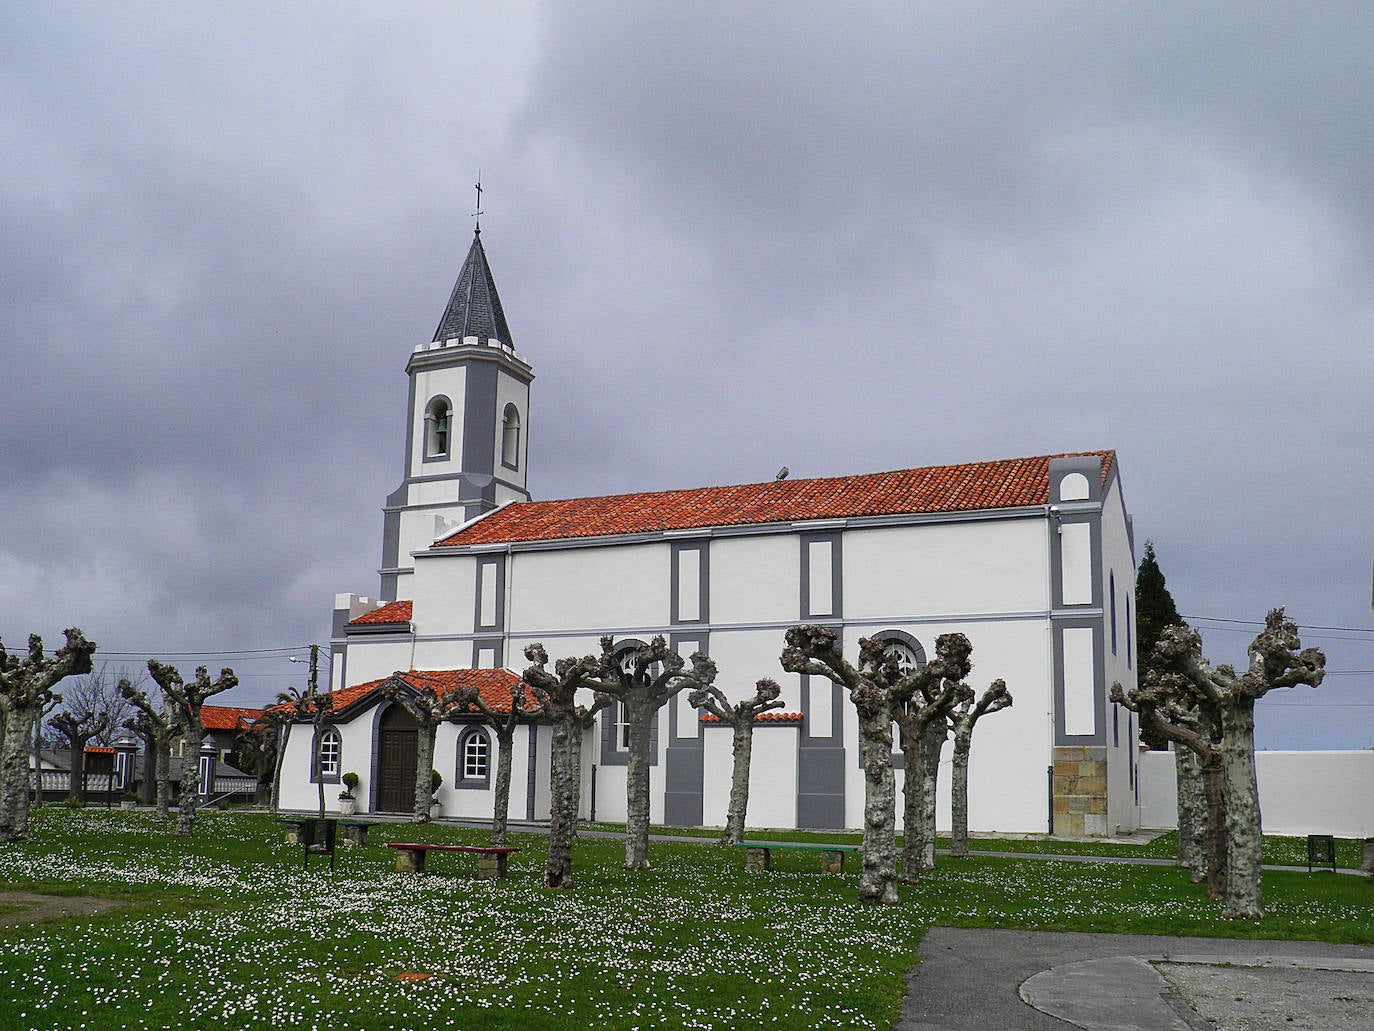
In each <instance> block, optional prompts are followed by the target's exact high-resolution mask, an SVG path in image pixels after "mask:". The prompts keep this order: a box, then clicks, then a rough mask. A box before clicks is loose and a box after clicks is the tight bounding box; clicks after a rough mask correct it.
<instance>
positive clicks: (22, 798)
mask: <svg viewBox="0 0 1374 1031" xmlns="http://www.w3.org/2000/svg"><path fill="white" fill-rule="evenodd" d="M34 715H35V714H34V712H33V710H32V709H29V708H22V709H19V710H18V711H16V710H14V709H11V710H10V711H9V718H8V719H7V720H6V721H5V736H4V744H3V746H2V747H0V841H23V840H25V839H26V838H27V837H28V836H29V733H30V731H31V729H32V727H33V723H34Z"/></svg>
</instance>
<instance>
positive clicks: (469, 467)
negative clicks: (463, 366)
mask: <svg viewBox="0 0 1374 1031" xmlns="http://www.w3.org/2000/svg"><path fill="white" fill-rule="evenodd" d="M496 386H497V375H496V366H495V365H492V364H489V363H483V364H480V365H473V366H469V367H468V370H467V376H466V377H465V378H464V385H463V471H464V472H469V473H485V474H487V475H490V474H491V473H492V472H494V471H495V469H496V454H495V451H496Z"/></svg>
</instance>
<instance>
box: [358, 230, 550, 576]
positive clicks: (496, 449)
mask: <svg viewBox="0 0 1374 1031" xmlns="http://www.w3.org/2000/svg"><path fill="white" fill-rule="evenodd" d="M406 373H407V375H408V376H409V377H410V395H409V401H408V402H407V406H406V407H407V417H406V451H405V478H404V479H403V480H402V481H401V485H400V486H399V487H397V488H396V490H394V491H393V492H392V493H391V494H390V495H388V496H387V499H386V504H385V505H384V506H383V507H382V513H383V531H382V568H381V569H380V571H379V572H380V573H381V577H382V587H381V595H382V600H383V601H395V600H396V599H397V598H398V597H401V598H405V597H409V593H408V589H407V587H406V586H405V582H406V580H407V579H408V578H409V576H410V574H411V573H412V572H413V571H414V562H413V560H412V559H411V553H412V552H415V551H421V550H423V549H425V548H428V547H429V546H430V545H431V544H433V543H434V542H435V541H436V540H438V539H440V538H441V537H445V536H447V535H448V534H449V533H451V532H452V531H453V530H454V528H456V527H457V526H459V525H461V524H462V523H464V522H466V521H467V520H469V519H473V518H475V517H476V516H479V515H481V514H482V513H484V512H490V511H491V510H492V509H493V508H495V507H496V506H497V505H500V504H503V503H505V502H507V501H528V500H529V497H530V494H529V491H528V490H527V489H526V487H525V473H526V469H525V465H526V462H525V460H526V454H527V448H528V428H529V400H530V383H531V382H532V381H533V380H534V372H533V370H532V369H531V367H530V364H529V363H528V362H527V361H526V360H525V359H524V357H523V356H521V355H520V354H519V353H517V352H516V350H515V345H514V344H513V343H512V341H511V335H510V327H509V326H507V325H506V314H505V312H504V311H503V310H502V308H501V299H500V297H498V296H497V294H496V281H495V280H494V279H493V278H492V275H491V269H490V268H489V267H488V265H487V254H486V251H485V250H484V249H483V247H482V229H481V225H480V224H479V225H478V227H477V229H476V232H475V233H474V234H473V239H472V246H471V247H470V248H469V249H468V256H467V259H466V260H465V261H464V262H463V267H462V270H461V271H460V272H459V273H458V281H457V282H456V283H454V285H453V293H452V295H451V296H450V297H449V301H448V307H446V308H445V309H444V314H443V317H442V318H440V319H439V327H438V329H436V330H435V331H434V339H433V340H431V341H430V342H429V343H427V344H420V345H418V346H417V347H416V348H415V349H414V351H413V352H412V353H411V356H410V360H409V362H407V363H406Z"/></svg>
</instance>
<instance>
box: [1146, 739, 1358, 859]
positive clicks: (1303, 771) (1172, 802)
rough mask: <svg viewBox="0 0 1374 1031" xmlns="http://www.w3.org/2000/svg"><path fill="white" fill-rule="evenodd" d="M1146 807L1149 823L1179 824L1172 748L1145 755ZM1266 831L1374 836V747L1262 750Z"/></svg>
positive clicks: (1258, 770) (1259, 771) (1259, 765)
mask: <svg viewBox="0 0 1374 1031" xmlns="http://www.w3.org/2000/svg"><path fill="white" fill-rule="evenodd" d="M1140 772H1141V784H1140V809H1141V820H1142V823H1143V825H1144V826H1146V827H1170V828H1172V827H1177V826H1178V808H1177V802H1176V799H1177V787H1176V781H1175V776H1174V756H1173V753H1172V752H1145V753H1142V755H1141V757H1140ZM1255 775H1256V779H1257V780H1258V782H1259V796H1260V814H1261V819H1262V821H1263V824H1264V832H1265V833H1266V834H1289V835H1299V836H1301V835H1307V834H1335V835H1337V836H1338V837H1343V838H1365V837H1374V751H1370V750H1365V751H1359V752H1346V751H1330V752H1256V753H1255Z"/></svg>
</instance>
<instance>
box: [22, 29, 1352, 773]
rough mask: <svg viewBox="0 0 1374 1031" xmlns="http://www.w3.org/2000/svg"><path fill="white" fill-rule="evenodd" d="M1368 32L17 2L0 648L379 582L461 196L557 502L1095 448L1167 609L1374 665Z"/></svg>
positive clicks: (200, 643) (534, 447) (210, 618)
mask: <svg viewBox="0 0 1374 1031" xmlns="http://www.w3.org/2000/svg"><path fill="white" fill-rule="evenodd" d="M326 14H327V17H326V16H324V15H326ZM1371 24H1374V17H1371V16H1370V15H1369V14H1368V12H1367V10H1366V9H1365V8H1363V7H1359V6H1349V7H1342V6H1333V5H1323V6H1321V7H1320V8H1316V7H1313V6H1311V5H1301V6H1299V5H1292V6H1281V7H1280V6H1267V7H1245V8H1240V7H1236V6H1234V5H1196V4H1193V5H1157V6H1150V7H1143V6H1141V5H1112V4H1078V5H1067V4H1053V5H1045V6H1030V5H1019V4H1018V5H1006V4H987V5H978V4H959V5H946V4H940V5H922V6H917V5H892V4H874V5H870V6H866V7H865V6H854V5H845V6H835V5H808V6H802V5H787V6H785V7H783V6H777V7H774V6H765V7H745V6H742V5H737V4H734V5H724V4H721V5H644V4H633V5H624V6H619V7H615V6H606V5H597V6H595V7H588V6H586V5H557V4H555V5H545V6H541V7H534V8H531V7H527V6H522V5H507V4H502V5H493V6H492V7H490V8H479V7H475V6H466V5H465V6H463V7H461V8H458V7H453V6H451V5H434V6H416V5H405V6H402V7H396V6H394V5H386V6H382V5H376V6H369V5H351V6H348V7H343V8H340V7H337V6H335V5H328V6H321V7H315V6H311V5H281V4H247V5H235V6H234V7H230V8H211V9H204V8H186V7H183V8H165V7H146V8H127V7H123V8H105V7H99V6H91V5H70V6H60V5H45V6H44V7H42V8H30V9H21V8H9V9H6V10H5V11H3V12H0V97H3V98H4V99H3V101H0V147H3V149H4V152H5V153H6V161H5V162H3V163H0V272H2V273H3V274H0V315H2V317H3V321H2V322H0V325H3V326H4V333H5V336H6V340H5V345H6V346H5V353H6V357H5V365H4V373H5V381H4V382H5V385H4V388H3V399H4V415H3V418H0V454H3V456H4V457H3V459H0V463H3V464H2V465H0V468H2V469H3V480H2V481H0V510H2V511H3V512H4V513H5V514H4V516H3V524H0V577H2V578H3V582H4V585H5V587H6V591H5V595H4V600H3V601H0V632H3V633H4V635H5V640H6V641H7V643H8V642H11V641H12V640H14V639H17V638H19V637H20V636H22V634H23V633H26V632H27V631H28V629H30V628H31V627H32V628H35V629H43V630H44V632H45V633H46V634H49V635H52V634H55V633H57V632H58V631H59V630H60V628H61V626H63V625H66V624H67V623H70V622H79V623H82V624H83V625H84V626H85V627H86V629H87V630H88V631H89V632H90V633H91V634H92V636H94V637H96V638H97V639H98V640H101V641H102V643H103V644H105V645H107V646H114V645H116V644H117V645H120V646H124V647H135V646H136V647H140V648H143V647H149V648H165V649H167V650H169V651H170V650H179V649H183V648H184V649H192V648H211V647H213V648H233V647H250V648H251V647H267V646H277V645H286V644H297V643H303V642H305V641H307V640H312V639H313V640H320V639H321V638H322V637H323V636H324V634H325V633H327V622H326V620H327V613H328V607H329V603H330V599H331V596H332V595H333V594H334V593H335V592H340V591H350V590H351V591H358V592H360V593H369V592H372V591H375V589H376V574H375V571H374V570H375V565H376V562H377V560H378V558H379V553H380V552H379V530H380V512H379V506H380V504H381V501H382V498H383V497H384V495H385V494H386V493H387V492H388V491H390V490H391V489H392V488H394V487H395V485H396V482H397V480H398V479H399V475H400V458H401V447H402V440H403V437H402V433H403V415H404V413H403V411H402V406H403V404H404V399H405V379H404V374H403V369H404V365H405V361H406V357H407V356H408V354H409V351H410V348H411V347H412V346H414V345H415V344H417V343H419V342H421V341H423V340H427V339H428V338H429V335H430V334H431V333H432V331H433V326H434V323H435V321H436V320H437V317H438V315H439V312H440V310H441V309H442V306H443V301H444V299H445V298H446V297H447V294H448V290H449V288H450V287H451V285H452V282H453V277H454V275H455V274H456V271H457V268H458V264H459V262H460V261H461V259H462V255H463V254H464V252H465V251H466V248H467V241H468V239H469V238H470V231H471V219H470V218H469V217H468V215H469V212H470V211H471V210H472V209H471V204H472V193H471V191H470V189H469V187H470V185H471V183H472V182H473V180H474V176H475V175H476V171H477V169H478V168H479V167H480V168H481V169H482V170H483V177H484V179H485V180H486V181H487V184H488V187H489V191H488V198H489V202H490V203H489V206H488V207H489V211H488V215H487V216H486V217H485V218H484V221H483V225H484V229H485V230H486V231H485V232H484V241H485V243H486V246H487V251H488V254H489V256H490V258H491V261H492V265H493V269H494V271H495V274H496V278H497V282H498V284H499V287H500V290H501V295H502V299H503V301H504V303H505V308H506V311H507V315H508V317H509V319H510V322H511V326H512V329H513V331H514V334H515V338H516V346H517V347H518V348H520V349H521V350H522V351H523V352H524V353H525V354H526V355H527V356H528V357H529V358H530V359H531V361H533V363H534V366H535V371H536V374H537V377H538V378H537V380H536V382H535V386H534V395H533V397H534V400H533V411H532V413H531V414H532V425H531V427H530V444H531V453H530V472H531V485H532V487H533V489H534V490H535V492H536V495H537V496H540V497H551V496H558V495H564V496H566V495H575V494H587V493H599V492H605V491H613V490H632V489H652V488H660V487H672V486H689V485H696V484H704V483H719V482H729V481H738V480H749V479H765V478H767V477H768V476H771V474H772V472H773V471H774V470H775V469H776V468H777V467H778V466H779V465H782V464H784V463H786V464H789V465H790V466H791V467H792V469H793V473H794V475H816V474H826V473H843V472H854V471H866V470H872V469H880V468H896V467H901V466H907V465H914V464H923V463H927V462H946V461H958V460H964V459H977V458H988V457H1006V456H1009V455H1017V454H1028V453H1036V452H1043V451H1054V450H1076V449H1082V448H1096V447H1103V446H1108V447H1112V446H1114V447H1117V448H1118V449H1119V450H1120V453H1121V462H1122V470H1123V476H1124V481H1125V486H1126V491H1127V500H1128V503H1129V504H1130V505H1131V507H1132V510H1133V512H1134V514H1135V516H1136V526H1137V543H1138V544H1139V542H1140V540H1141V539H1143V537H1145V536H1150V537H1153V538H1154V539H1155V541H1156V544H1157V545H1158V547H1159V551H1160V559H1161V562H1162V563H1163V564H1164V569H1165V572H1166V574H1167V575H1168V576H1169V580H1170V584H1171V585H1172V586H1173V587H1174V590H1175V593H1176V595H1177V596H1178V597H1179V601H1180V605H1181V606H1182V608H1183V609H1184V610H1185V611H1193V612H1198V613H1201V614H1207V615H1224V616H1243V617H1246V618H1255V619H1258V618H1261V617H1262V614H1263V609H1264V608H1265V607H1266V606H1267V605H1270V604H1274V603H1278V602H1288V603H1289V604H1290V606H1291V607H1292V608H1293V610H1294V612H1295V614H1296V615H1297V616H1298V618H1299V619H1300V620H1303V621H1307V622H1312V623H1325V624H1332V625H1368V621H1369V608H1368V601H1369V574H1370V570H1369V558H1370V547H1369V545H1370V533H1369V523H1368V514H1369V512H1370V511H1371V510H1374V486H1371V484H1372V482H1374V455H1371V453H1370V452H1371V448H1370V443H1369V434H1368V431H1367V426H1368V424H1369V422H1370V419H1369V415H1370V412H1369V404H1368V400H1367V397H1368V392H1369V391H1368V386H1369V384H1370V382H1371V379H1374V358H1371V356H1370V352H1369V348H1368V346H1367V342H1368V340H1369V338H1370V333H1371V329H1374V297H1372V296H1371V284H1370V276H1369V268H1370V260H1369V258H1370V254H1371V250H1374V248H1371V242H1372V241H1374V212H1372V210H1371V204H1374V202H1372V201H1371V199H1370V197H1369V195H1368V191H1367V188H1366V185H1367V183H1368V182H1369V181H1370V178H1371V172H1372V171H1374V131H1371V130H1374V126H1371V124H1370V123H1371V114H1370V105H1369V103H1368V97H1369V96H1371V95H1374V88H1372V87H1374V82H1371V74H1372V73H1371V72H1370V70H1369V68H1368V61H1367V54H1368V53H1369V52H1371V51H1374V38H1372V37H1371ZM1244 640H1245V636H1244V635H1239V634H1220V633H1214V634H1211V635H1209V647H1212V646H1213V642H1215V647H1216V648H1217V649H1218V650H1220V651H1222V652H1224V653H1225V654H1224V656H1223V657H1225V658H1232V659H1234V658H1237V657H1239V655H1240V652H1239V649H1240V648H1241V647H1242V646H1243V643H1244ZM1323 643H1326V642H1323ZM1329 643H1330V645H1331V648H1332V657H1333V662H1332V664H1333V666H1337V665H1339V666H1343V667H1344V668H1346V669H1374V646H1371V645H1369V644H1368V643H1360V642H1342V641H1331V642H1329ZM272 662H275V663H276V664H277V665H282V664H281V663H280V662H279V661H278V660H277V659H276V658H273V659H272ZM210 664H211V665H212V666H213V665H217V664H218V660H211V661H210ZM261 665H262V667H263V668H264V669H265V668H268V667H270V666H271V663H269V662H267V661H266V660H264V661H263V662H262V663H261ZM255 676H257V677H258V679H256V680H254V681H252V686H254V687H255V688H256V689H259V696H261V694H262V693H263V692H270V690H271V689H274V688H275V687H280V686H281V685H282V680H283V678H284V677H285V678H287V679H289V672H288V673H287V674H278V675H277V676H276V679H273V677H272V676H271V675H269V674H268V673H260V674H255ZM1370 682H1371V680H1370V679H1362V678H1359V677H1346V678H1333V680H1332V681H1331V682H1330V683H1329V684H1328V685H1327V686H1326V687H1323V689H1322V691H1321V692H1320V698H1331V699H1333V700H1334V701H1335V702H1337V703H1339V704H1364V703H1367V702H1374V691H1371V690H1370V689H1369V688H1368V687H1365V686H1363V685H1365V684H1368V683H1370ZM246 683H247V681H246ZM1342 685H1344V686H1342ZM1305 700H1309V701H1310V700H1311V699H1310V698H1308V699H1305ZM1370 711H1374V710H1370V709H1350V710H1346V709H1339V708H1328V709H1325V710H1302V711H1299V710H1295V709H1292V708H1286V709H1284V710H1283V712H1284V713H1285V717H1286V718H1285V724H1284V725H1285V726H1286V727H1288V728H1290V730H1291V731H1292V732H1291V733H1290V736H1289V738H1288V740H1291V741H1292V742H1293V743H1295V744H1311V743H1314V742H1318V741H1326V742H1327V743H1331V742H1332V741H1338V742H1343V743H1346V744H1353V745H1356V746H1363V745H1365V744H1369V743H1370V742H1369V741H1366V740H1362V739H1359V738H1360V735H1359V734H1358V733H1353V732H1351V731H1350V730H1349V726H1348V725H1349V724H1350V722H1351V721H1349V720H1345V719H1338V718H1334V717H1341V716H1348V715H1349V714H1350V713H1352V712H1353V713H1360V714H1362V715H1363V714H1367V713H1368V712H1370ZM1314 714H1315V715H1314ZM1290 717H1291V718H1290ZM1299 717H1300V718H1299ZM1304 721H1306V722H1304ZM1309 724H1310V726H1311V730H1310V733H1309V732H1308V731H1303V732H1302V733H1304V734H1308V736H1307V737H1303V736H1302V734H1300V733H1299V732H1298V730H1297V729H1296V728H1300V727H1307V726H1308V725H1309ZM1342 724H1344V725H1345V726H1342ZM1333 728H1334V729H1333ZM1265 732H1266V730H1265V725H1264V723H1263V721H1262V722H1261V734H1262V736H1263V734H1264V733H1265ZM1323 735H1326V736H1325V737H1323ZM1333 735H1334V736H1333ZM1365 736H1371V735H1365Z"/></svg>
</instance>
